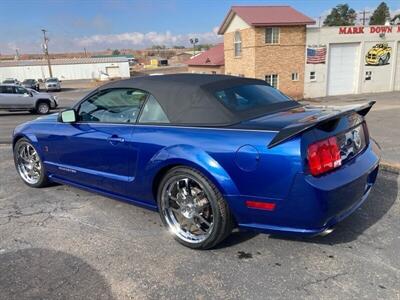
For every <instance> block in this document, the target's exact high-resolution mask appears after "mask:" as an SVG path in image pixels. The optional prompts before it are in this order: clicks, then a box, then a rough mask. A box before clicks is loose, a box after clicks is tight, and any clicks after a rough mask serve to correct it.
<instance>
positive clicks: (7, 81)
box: [3, 78, 20, 85]
mask: <svg viewBox="0 0 400 300" xmlns="http://www.w3.org/2000/svg"><path fill="white" fill-rule="evenodd" d="M3 84H17V85H19V84H20V82H19V81H18V79H15V78H6V79H5V80H4V81H3Z"/></svg>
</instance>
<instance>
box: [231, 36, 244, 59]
mask: <svg viewBox="0 0 400 300" xmlns="http://www.w3.org/2000/svg"><path fill="white" fill-rule="evenodd" d="M233 46H234V48H235V56H236V57H238V56H240V55H241V54H242V37H241V36H240V32H239V31H236V32H235V36H234V39H233Z"/></svg>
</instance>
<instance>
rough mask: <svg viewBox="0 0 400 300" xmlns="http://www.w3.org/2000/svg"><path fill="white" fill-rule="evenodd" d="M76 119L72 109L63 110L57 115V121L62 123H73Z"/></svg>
mask: <svg viewBox="0 0 400 300" xmlns="http://www.w3.org/2000/svg"><path fill="white" fill-rule="evenodd" d="M76 119H77V118H76V111H75V110H73V109H67V110H64V111H62V112H60V113H59V115H58V121H59V122H63V123H74V122H76Z"/></svg>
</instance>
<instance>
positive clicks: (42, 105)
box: [36, 102, 50, 115]
mask: <svg viewBox="0 0 400 300" xmlns="http://www.w3.org/2000/svg"><path fill="white" fill-rule="evenodd" d="M36 112H37V113H38V114H39V115H47V114H48V113H49V112H50V105H49V104H48V103H47V102H39V103H38V105H37V107H36Z"/></svg>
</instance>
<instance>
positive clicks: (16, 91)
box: [0, 84, 58, 115]
mask: <svg viewBox="0 0 400 300" xmlns="http://www.w3.org/2000/svg"><path fill="white" fill-rule="evenodd" d="M57 106H58V103H57V99H56V97H55V96H52V95H50V94H47V93H39V92H37V91H35V90H32V89H26V88H24V87H22V86H19V85H9V84H1V85H0V110H9V111H18V110H28V111H30V112H32V113H38V114H41V115H44V114H47V113H49V112H50V110H51V109H54V108H56V107H57Z"/></svg>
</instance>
